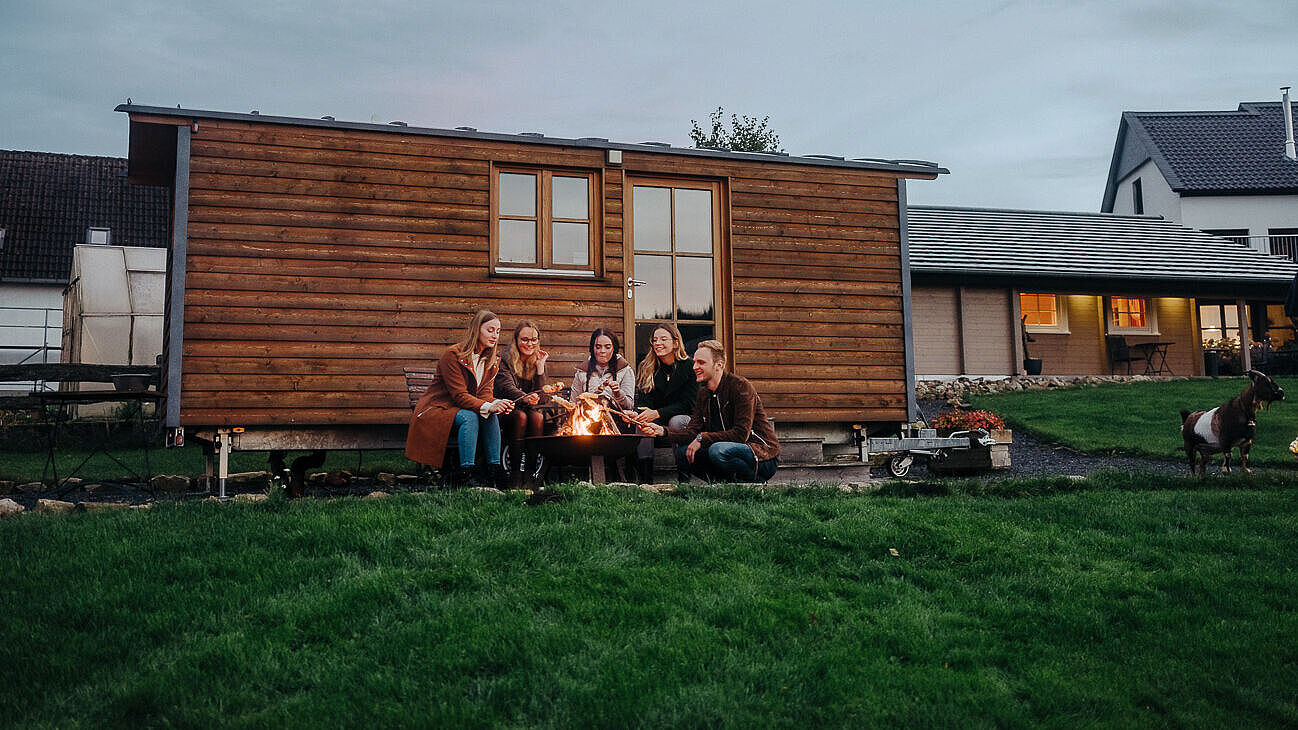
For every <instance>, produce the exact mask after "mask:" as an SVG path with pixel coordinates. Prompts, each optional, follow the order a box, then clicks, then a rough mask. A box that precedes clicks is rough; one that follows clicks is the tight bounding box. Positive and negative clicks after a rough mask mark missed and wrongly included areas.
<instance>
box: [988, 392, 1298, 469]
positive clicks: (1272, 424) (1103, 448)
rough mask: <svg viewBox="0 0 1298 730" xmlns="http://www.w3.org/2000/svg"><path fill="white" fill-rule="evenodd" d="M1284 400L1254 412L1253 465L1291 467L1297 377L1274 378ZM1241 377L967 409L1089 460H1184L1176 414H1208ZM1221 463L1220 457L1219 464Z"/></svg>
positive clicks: (1037, 395) (1008, 398)
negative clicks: (1106, 456) (1116, 456)
mask: <svg viewBox="0 0 1298 730" xmlns="http://www.w3.org/2000/svg"><path fill="white" fill-rule="evenodd" d="M1275 381H1276V382H1277V383H1279V384H1280V387H1282V388H1284V389H1285V392H1286V394H1289V400H1285V401H1281V402H1279V403H1276V404H1274V405H1272V406H1271V408H1270V409H1269V410H1264V411H1259V412H1258V416H1257V439H1256V441H1255V443H1254V445H1253V450H1252V452H1251V453H1250V455H1249V459H1250V462H1251V463H1253V464H1265V465H1270V466H1292V465H1293V464H1294V457H1293V456H1292V455H1291V454H1290V453H1289V442H1291V441H1293V439H1294V437H1295V436H1298V403H1295V402H1292V401H1294V400H1295V399H1298V378H1276V379H1275ZM1247 383H1248V380H1247V379H1246V378H1219V379H1215V380H1207V379H1199V380H1176V381H1170V382H1139V383H1125V384H1106V385H1098V386H1089V387H1080V388H1065V389H1057V390H1023V391H1014V392H1011V393H1001V394H996V395H974V396H970V397H969V401H970V403H972V404H973V405H975V406H977V407H978V408H986V409H988V410H991V411H994V412H996V413H997V414H999V415H1000V416H1001V417H1003V418H1004V419H1005V421H1006V423H1007V424H1008V425H1010V426H1012V427H1013V428H1015V429H1022V430H1023V431H1026V432H1028V433H1031V434H1033V435H1034V436H1037V437H1039V438H1043V439H1046V440H1048V441H1052V442H1055V443H1060V444H1064V445H1066V446H1071V447H1073V448H1075V449H1078V450H1081V451H1087V452H1091V453H1126V454H1135V455H1137V456H1149V457H1154V458H1159V459H1184V458H1185V450H1184V448H1183V446H1182V443H1183V442H1182V441H1181V409H1183V408H1184V409H1186V410H1189V411H1200V410H1207V409H1209V408H1213V407H1216V406H1218V405H1220V404H1222V403H1223V402H1225V401H1227V400H1229V399H1231V398H1233V397H1235V396H1237V395H1239V394H1240V392H1241V391H1243V390H1244V386H1245V385H1246V384H1247ZM1218 462H1220V457H1218Z"/></svg>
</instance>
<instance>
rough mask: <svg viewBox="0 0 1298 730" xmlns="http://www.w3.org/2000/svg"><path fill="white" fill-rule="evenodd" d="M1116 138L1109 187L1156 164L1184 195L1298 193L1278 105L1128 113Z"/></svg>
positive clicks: (1297, 173)
mask: <svg viewBox="0 0 1298 730" xmlns="http://www.w3.org/2000/svg"><path fill="white" fill-rule="evenodd" d="M1127 136H1130V139H1129V140H1127V139H1124V138H1125V137H1127ZM1118 137H1119V139H1118V151H1119V152H1120V154H1117V153H1115V159H1114V163H1113V166H1112V168H1111V169H1110V171H1109V183H1110V188H1112V187H1113V185H1114V184H1116V183H1117V182H1118V181H1120V180H1121V179H1122V178H1124V177H1125V176H1126V175H1127V174H1129V173H1130V172H1131V170H1133V169H1135V167H1137V166H1138V165H1139V164H1140V163H1142V162H1144V160H1145V159H1152V160H1153V161H1154V163H1155V164H1156V165H1158V168H1159V170H1160V171H1161V172H1162V173H1163V177H1165V178H1167V182H1168V184H1169V185H1171V187H1172V189H1173V190H1175V191H1177V192H1179V193H1182V194H1190V195H1194V194H1200V195H1240V194H1267V193H1272V194H1274V193H1283V194H1293V193H1298V162H1295V161H1294V160H1290V159H1288V158H1286V157H1285V156H1284V141H1285V129H1284V108H1283V107H1282V106H1281V104H1280V102H1245V103H1242V104H1240V105H1239V109H1238V110H1236V111H1219V112H1124V113H1123V114H1122V124H1121V125H1120V126H1119V131H1118ZM1119 157H1121V158H1123V159H1118V158H1119ZM1106 202H1108V193H1106Z"/></svg>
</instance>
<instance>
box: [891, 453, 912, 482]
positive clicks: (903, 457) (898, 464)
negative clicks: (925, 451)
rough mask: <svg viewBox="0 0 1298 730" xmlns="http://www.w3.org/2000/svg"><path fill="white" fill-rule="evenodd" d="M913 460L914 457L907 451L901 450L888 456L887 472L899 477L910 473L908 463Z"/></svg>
mask: <svg viewBox="0 0 1298 730" xmlns="http://www.w3.org/2000/svg"><path fill="white" fill-rule="evenodd" d="M914 462H915V457H914V456H912V455H911V454H910V452H909V451H901V452H898V453H896V454H893V455H892V456H889V457H888V473H889V474H891V475H893V476H894V477H896V478H898V479H901V478H902V477H904V476H906V475H907V474H909V473H910V465H911V464H913V463H914Z"/></svg>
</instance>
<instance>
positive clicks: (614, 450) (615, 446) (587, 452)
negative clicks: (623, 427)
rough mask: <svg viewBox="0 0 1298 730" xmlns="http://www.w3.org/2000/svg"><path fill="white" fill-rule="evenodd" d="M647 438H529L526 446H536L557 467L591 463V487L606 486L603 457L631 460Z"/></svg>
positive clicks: (627, 436) (612, 436)
mask: <svg viewBox="0 0 1298 730" xmlns="http://www.w3.org/2000/svg"><path fill="white" fill-rule="evenodd" d="M642 438H644V436H641V435H639V434H634V433H626V434H622V433H618V434H603V435H596V436H529V437H528V438H527V443H528V444H530V445H532V446H535V447H536V449H537V451H540V452H541V453H542V454H544V455H545V456H546V458H547V459H550V460H552V461H553V462H556V463H571V464H581V463H584V462H586V461H587V460H589V463H590V481H591V483H592V484H603V483H605V478H604V457H608V456H611V457H614V458H617V457H622V456H628V455H630V454H631V453H633V452H634V451H635V447H636V445H637V444H639V443H640V439H642Z"/></svg>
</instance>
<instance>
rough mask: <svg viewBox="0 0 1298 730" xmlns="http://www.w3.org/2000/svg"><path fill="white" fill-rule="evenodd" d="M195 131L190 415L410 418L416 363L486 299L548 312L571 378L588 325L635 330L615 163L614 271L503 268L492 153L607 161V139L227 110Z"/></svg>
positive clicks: (248, 420) (545, 316)
mask: <svg viewBox="0 0 1298 730" xmlns="http://www.w3.org/2000/svg"><path fill="white" fill-rule="evenodd" d="M193 139H194V144H193V146H192V158H191V165H190V170H191V175H190V191H191V192H190V224H189V237H190V239H189V251H190V256H189V259H188V265H187V272H186V297H185V302H186V310H185V315H186V321H185V349H184V354H185V366H184V381H183V389H182V392H183V396H182V405H181V422H182V423H184V424H186V425H207V426H212V425H216V426H222V425H230V426H237V425H248V426H256V425H272V424H273V425H294V424H300V425H312V424H398V423H404V422H405V421H406V420H408V418H409V414H410V405H409V398H408V395H407V393H406V386H405V380H404V376H403V374H402V368H404V367H407V366H427V365H428V364H429V363H430V362H432V361H435V360H436V359H437V358H438V357H439V356H440V355H441V353H442V351H443V350H444V349H445V347H446V345H447V344H448V343H450V342H452V341H454V340H456V339H459V337H460V336H461V334H462V332H463V327H464V325H465V323H466V321H467V319H468V315H469V314H470V313H471V312H472V311H473V310H475V309H478V308H480V307H489V308H491V309H492V310H493V311H495V312H496V313H497V314H499V315H500V316H501V318H502V320H503V324H504V326H505V327H506V329H507V330H510V329H512V327H513V325H514V324H515V322H517V321H518V320H519V319H520V318H523V317H527V318H531V319H534V320H536V321H537V322H538V324H539V325H540V327H541V330H542V340H543V342H544V345H545V346H546V347H547V349H548V350H549V351H550V352H551V353H552V355H553V357H552V358H551V366H550V371H551V373H552V374H554V375H557V376H558V377H566V376H567V374H570V373H571V372H572V371H573V369H574V366H575V365H576V364H577V362H578V361H579V360H580V358H581V353H582V352H583V351H584V349H585V346H586V340H587V337H588V336H589V332H590V331H591V329H593V328H594V327H609V328H611V329H614V330H617V331H620V330H621V323H622V312H623V309H622V300H621V296H622V286H621V281H620V276H621V274H620V272H621V243H620V241H621V210H622V207H621V205H622V201H621V174H620V173H618V172H616V171H610V173H609V174H605V175H604V177H603V178H602V183H603V186H604V189H603V193H602V194H603V195H604V196H606V197H605V199H604V200H603V201H602V205H601V206H600V210H599V211H597V213H599V214H602V221H601V222H602V225H603V232H604V234H605V240H604V244H603V255H604V257H605V262H606V264H608V265H607V266H606V267H605V272H604V277H603V278H601V279H598V280H595V281H575V280H539V279H534V278H527V279H523V278H517V277H514V278H510V277H491V276H489V275H488V271H489V261H488V255H489V254H488V248H489V246H488V235H489V226H490V207H489V206H490V197H489V191H490V183H491V181H490V177H489V176H490V172H491V165H492V163H508V164H522V165H536V166H547V167H551V168H570V169H576V170H592V171H597V172H598V171H602V170H603V153H602V152H601V151H600V150H588V149H564V148H555V147H539V146H530V145H522V144H513V143H506V142H489V141H488V142H480V141H462V140H439V139H430V138H424V137H413V136H408V135H402V134H399V133H392V134H384V133H379V132H363V131H350V130H329V129H305V128H294V127H282V126H272V125H257V124H251V123H245V122H227V121H203V122H201V123H200V124H199V129H198V131H197V132H195V133H194V135H193ZM596 180H597V184H598V182H599V181H600V178H599V177H597V178H596ZM597 193H599V190H598V188H597ZM610 194H611V195H612V198H613V199H612V200H610V199H608V197H607V196H609V195H610ZM507 335H508V332H505V333H502V338H501V339H502V342H503V341H504V340H505V339H506V337H507Z"/></svg>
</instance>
